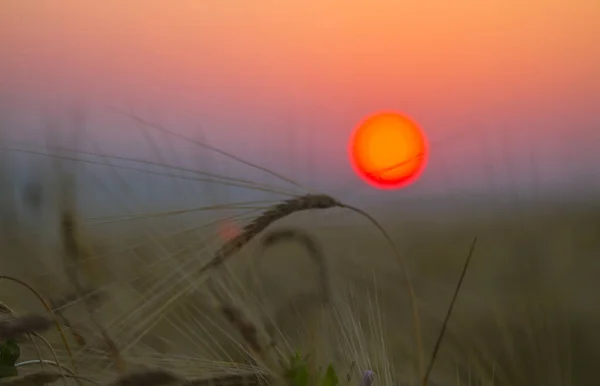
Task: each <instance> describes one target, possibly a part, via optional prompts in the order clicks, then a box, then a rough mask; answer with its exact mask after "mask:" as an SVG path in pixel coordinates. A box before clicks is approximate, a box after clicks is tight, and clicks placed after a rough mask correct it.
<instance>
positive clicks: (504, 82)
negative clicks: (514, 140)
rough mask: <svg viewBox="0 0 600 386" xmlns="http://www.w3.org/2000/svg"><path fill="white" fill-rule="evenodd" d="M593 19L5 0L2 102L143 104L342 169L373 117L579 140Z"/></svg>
mask: <svg viewBox="0 0 600 386" xmlns="http://www.w3.org/2000/svg"><path fill="white" fill-rule="evenodd" d="M598 20H600V2H599V1H597V0H570V1H567V0H529V1H522V0H521V1H517V0H503V1H486V0H453V1H449V0H422V1H399V0H369V1H366V0H279V1H274V0H169V1H167V0H163V1H155V0H104V1H99V0H94V1H92V0H70V1H68V0H5V1H3V2H2V3H1V4H0V48H1V50H2V60H1V61H0V84H1V85H2V88H3V89H4V92H3V93H2V94H0V97H2V98H3V100H4V101H5V102H7V101H8V102H7V103H9V104H10V103H12V104H24V103H27V102H26V101H28V100H33V99H36V98H38V99H39V98H42V99H43V98H52V96H53V95H62V96H76V95H86V97H87V98H88V99H94V100H97V101H99V102H100V103H106V104H109V103H112V104H118V103H122V104H126V103H130V104H142V105H143V104H149V105H152V106H155V107H156V106H158V107H159V108H160V109H162V110H164V111H163V112H165V113H166V114H177V112H185V114H187V115H188V116H191V115H194V116H197V117H198V119H199V122H203V124H205V126H208V127H209V128H208V129H207V130H210V127H213V128H215V129H214V130H217V129H216V127H218V128H219V129H218V130H219V133H220V135H221V137H219V134H215V135H216V136H217V137H218V138H217V139H216V142H217V144H219V145H221V144H226V145H227V144H228V142H227V141H226V137H227V136H229V137H231V136H233V135H235V136H236V138H238V139H239V140H243V141H250V142H252V141H254V142H255V145H256V146H260V143H259V142H260V141H259V140H255V139H254V138H256V135H257V134H259V135H263V136H264V135H273V136H276V138H277V139H278V140H281V141H283V140H286V138H288V139H289V136H291V135H294V136H296V137H294V138H298V137H302V138H304V139H305V140H306V141H308V140H309V139H307V138H308V137H311V138H312V139H311V140H312V141H313V144H314V142H315V141H316V142H318V144H316V145H314V146H315V149H316V148H317V147H319V146H321V148H320V149H321V150H315V152H321V153H322V152H323V147H325V148H327V147H330V148H335V150H333V151H332V153H331V154H333V155H335V157H337V158H336V160H341V161H339V162H337V161H336V162H337V163H338V164H339V165H338V166H339V167H346V165H345V164H344V162H345V159H343V160H342V158H344V155H343V152H344V151H345V148H346V147H345V143H341V141H342V140H344V138H346V137H347V135H348V134H349V132H348V131H349V130H351V126H352V125H353V124H354V123H356V122H357V121H358V120H359V119H361V118H362V117H363V116H364V115H365V114H367V113H369V112H371V111H373V110H378V109H390V108H391V109H398V110H402V111H405V112H407V113H408V114H410V115H411V116H413V117H414V118H415V119H416V120H417V121H419V122H420V123H421V124H422V125H423V126H424V127H425V128H426V130H427V131H428V135H429V136H430V137H431V138H432V140H436V139H443V138H445V137H447V136H449V135H452V134H453V133H456V132H460V131H461V130H464V129H472V128H473V126H478V125H479V126H481V127H482V128H483V127H486V128H488V129H490V128H491V127H493V128H494V130H497V128H498V127H502V129H501V130H507V131H509V132H510V133H512V134H514V135H516V136H517V137H519V136H520V135H521V134H520V133H521V132H526V133H527V135H528V138H529V139H531V138H532V136H533V138H534V139H535V138H537V137H536V136H538V135H539V136H543V137H544V138H548V137H552V136H556V135H558V133H559V132H560V133H564V132H566V131H569V130H570V131H577V132H578V134H577V135H575V134H573V135H571V137H573V138H579V137H581V138H584V137H585V136H587V135H590V134H592V133H593V132H598V127H599V126H598V124H600V120H599V119H598V118H596V114H595V113H594V110H595V109H597V108H598V107H597V106H599V105H600V103H599V102H600V44H599V43H598V42H600V23H599V22H598ZM291 120H293V121H294V125H295V126H302V127H303V129H302V130H303V131H302V132H300V133H291V131H290V130H291V129H290V122H291ZM569 122H571V123H572V126H571V127H569ZM241 124H243V125H244V127H243V128H241ZM186 130H190V129H189V128H188V129H186ZM295 130H301V129H298V128H296V129H295ZM482 130H483V129H482ZM277 133H279V134H277ZM277 135H279V136H278V137H277ZM578 136H579V137H578ZM219 138H221V139H219ZM315 138H317V139H315ZM581 140H582V141H583V139H581ZM219 141H220V142H219ZM541 141H542V144H541V145H539V146H541V147H542V148H543V149H544V148H545V149H546V150H547V153H548V154H550V153H551V152H552V149H554V147H555V146H558V145H557V144H551V143H550V142H548V145H547V146H546V145H544V143H543V141H544V139H542V140H541ZM588 144H589V141H588ZM240 146H241V145H240V144H239V143H238V144H237V146H236V144H233V145H231V147H232V148H234V149H235V148H236V147H240ZM302 146H304V148H306V147H307V146H309V145H308V144H304V145H302ZM448 146H450V145H448ZM452 146H454V148H453V149H450V152H453V151H454V152H456V153H463V150H465V149H466V150H469V149H470V150H473V149H472V148H476V147H477V146H476V145H472V146H471V147H469V145H464V146H463V145H459V144H456V145H452ZM553 146H554V147H553ZM517 147H518V146H517ZM522 147H524V148H526V147H527V145H523V146H522ZM470 150H469V151H470ZM295 151H297V152H299V153H301V152H302V150H295ZM432 151H433V150H432ZM473 151H474V150H473ZM433 155H434V154H433ZM433 155H432V156H433ZM298 157H300V155H298ZM320 157H321V158H323V157H328V155H322V154H321V156H320ZM440 162H441V161H440ZM334 163H335V162H334ZM342 165H343V166H342ZM432 165H433V166H435V157H433V158H432ZM338 166H335V167H338ZM433 166H432V167H433ZM300 167H302V166H300ZM432 173H433V172H432Z"/></svg>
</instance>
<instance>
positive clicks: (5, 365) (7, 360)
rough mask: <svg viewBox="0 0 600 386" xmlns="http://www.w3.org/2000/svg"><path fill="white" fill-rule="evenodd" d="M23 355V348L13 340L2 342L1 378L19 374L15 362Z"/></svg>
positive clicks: (0, 351)
mask: <svg viewBox="0 0 600 386" xmlns="http://www.w3.org/2000/svg"><path fill="white" fill-rule="evenodd" d="M20 356H21V348H20V347H19V345H18V344H17V343H16V342H15V341H12V340H7V341H4V342H2V343H1V344H0V378H6V377H14V376H17V375H19V374H18V371H17V368H16V367H15V363H17V360H19V357H20Z"/></svg>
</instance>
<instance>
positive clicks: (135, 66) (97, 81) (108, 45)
mask: <svg viewBox="0 0 600 386" xmlns="http://www.w3.org/2000/svg"><path fill="white" fill-rule="evenodd" d="M598 20H600V2H598V1H593V0H572V1H569V2H567V1H563V0H546V1H541V0H531V1H528V2H519V1H516V0H509V1H477V0H456V1H443V0H431V1H420V2H400V1H392V0H371V1H359V0H344V1H341V0H321V1H315V0H304V1H299V0H285V1H283V0H282V1H278V2H275V1H268V0H253V1H249V0H248V1H247V0H232V1H223V0H220V1H217V0H202V1H194V0H180V1H176V2H175V1H157V0H119V1H117V0H114V1H112V0H111V1H102V2H99V1H92V0H79V1H75V0H71V1H67V0H53V1H34V0H18V1H17V0H14V1H11V0H5V1H2V2H1V3H0V134H1V138H0V158H1V163H0V183H1V184H2V189H1V190H0V209H1V210H2V217H1V219H2V223H1V225H2V253H3V255H2V257H1V258H0V268H1V270H2V272H3V274H10V275H13V276H15V277H19V278H22V279H24V280H27V281H29V282H31V283H32V284H34V285H35V287H36V288H38V289H39V290H40V291H43V293H44V295H45V296H47V297H48V298H51V299H59V298H60V297H62V296H66V295H69V294H70V295H72V285H71V284H70V283H69V281H68V280H67V278H66V276H65V272H64V271H65V261H64V256H65V248H64V245H63V244H64V240H63V239H62V238H61V237H62V234H61V232H62V229H61V227H60V218H61V216H62V215H63V214H64V213H63V212H65V211H73V212H74V213H75V215H76V217H77V219H78V226H79V229H78V230H79V231H80V233H81V239H80V241H81V243H82V245H85V247H86V251H87V252H86V253H87V254H86V255H85V256H83V257H82V258H81V260H80V262H79V263H78V264H76V266H77V268H78V270H79V273H80V275H81V278H82V280H83V281H84V282H85V283H86V284H87V285H88V286H89V287H90V288H92V289H96V290H99V291H100V292H101V293H102V294H103V296H105V298H104V301H103V302H100V304H95V306H94V307H96V308H95V309H96V312H97V314H98V315H100V316H99V318H100V319H101V320H102V324H103V325H104V326H106V328H107V330H108V332H109V333H110V334H111V335H112V336H113V337H114V338H115V340H116V341H117V342H119V345H120V346H121V349H122V350H123V355H124V356H125V358H126V360H127V363H128V364H129V365H130V366H134V367H135V366H141V365H144V366H164V367H167V368H169V369H173V370H174V371H177V372H178V373H180V374H184V375H186V376H188V377H190V378H191V377H206V376H208V375H210V374H214V373H218V372H219V371H224V368H225V367H227V363H225V364H224V361H225V362H227V361H228V360H230V361H231V362H241V361H243V360H244V356H243V355H242V354H241V353H240V350H239V337H237V335H236V333H235V331H230V330H228V331H226V332H223V331H221V330H220V329H219V328H217V327H221V326H222V325H225V324H226V323H225V321H224V320H223V318H222V315H220V314H219V313H218V312H216V311H215V310H214V309H213V308H211V306H210V304H209V303H208V302H207V301H206V299H205V297H206V291H205V288H204V287H203V282H202V280H204V279H202V277H200V275H199V274H198V271H199V269H200V268H201V267H202V266H203V264H205V262H206V261H207V260H208V259H209V258H210V257H212V256H213V253H214V252H215V251H216V249H217V248H218V247H219V246H220V245H222V243H223V242H224V239H223V238H222V236H223V234H222V232H221V233H220V231H219V229H223V228H220V226H222V225H223V223H220V221H221V220H224V219H226V218H228V217H230V216H234V217H235V218H234V221H233V225H232V226H233V227H235V226H237V225H239V226H241V225H243V224H245V223H247V221H249V220H250V219H252V218H253V217H254V216H256V213H257V212H258V211H259V210H260V209H264V208H266V207H268V206H269V205H272V204H274V203H275V202H277V201H279V200H281V199H283V198H287V197H289V196H290V194H302V193H306V192H307V191H308V189H304V188H299V187H297V186H293V185H291V184H289V183H286V182H284V181H282V180H281V179H278V178H276V177H275V176H273V175H272V174H268V173H265V172H263V171H259V170H257V169H255V168H254V169H253V168H251V167H249V166H248V165H244V164H243V163H241V162H240V161H239V160H234V159H232V158H231V157H226V156H224V155H223V154H219V153H218V152H215V151H211V150H209V149H207V148H206V146H205V145H210V146H213V147H215V148H218V149H221V150H224V151H226V152H228V153H231V154H234V155H235V156H237V157H240V158H243V159H245V160H247V161H250V162H252V163H256V164H259V165H261V166H264V167H266V168H268V169H270V170H273V171H276V172H277V173H280V174H281V175H284V176H285V177H286V178H289V179H292V180H294V181H297V182H298V183H299V184H300V185H302V186H303V187H306V188H310V189H311V190H312V191H317V192H326V193H330V194H332V195H334V196H335V197H336V198H339V199H340V200H342V201H343V202H347V203H350V204H353V205H356V206H358V207H360V208H363V209H365V210H367V211H368V212H369V213H371V214H373V216H374V217H375V218H377V219H378V220H379V221H380V222H381V223H382V224H383V225H384V227H385V228H386V229H388V231H389V234H390V237H391V238H392V240H393V241H394V243H395V244H396V245H398V247H399V248H400V251H401V253H402V255H404V256H407V258H408V260H409V266H410V268H411V270H412V273H413V276H414V278H415V287H416V291H417V294H418V298H419V304H420V310H421V313H422V323H423V332H424V340H425V346H426V352H427V353H430V352H431V347H433V344H434V342H435V338H436V337H437V334H438V333H439V329H440V325H441V322H442V320H443V317H444V315H445V312H446V309H447V306H448V303H449V301H450V294H451V293H452V290H453V289H454V286H455V285H456V280H457V277H458V275H459V272H460V270H461V268H462V264H463V262H464V259H465V256H466V253H467V251H468V248H469V245H470V243H471V241H472V239H473V237H474V236H475V235H477V236H478V237H479V242H478V243H479V244H478V246H477V250H476V256H475V258H474V262H473V265H472V266H471V268H470V271H469V272H468V276H467V279H466V281H465V284H464V288H463V292H462V293H461V296H460V297H459V302H458V303H457V308H456V312H455V314H454V315H453V318H452V319H451V323H450V325H449V327H448V335H447V337H446V340H445V343H444V345H443V347H442V352H441V353H440V358H439V360H438V365H437V367H436V373H435V375H436V380H441V382H440V383H441V384H449V385H450V384H452V385H456V384H486V383H482V382H484V381H486V382H488V383H487V384H495V385H498V384H507V385H517V386H521V385H525V384H530V385H542V384H543V385H557V386H558V385H595V384H597V382H596V378H597V369H596V367H597V366H596V363H595V358H597V357H598V355H600V335H599V334H598V331H597V326H598V323H600V313H599V312H598V311H597V304H598V300H599V299H598V291H597V284H596V283H597V275H596V272H598V269H600V267H599V266H598V262H597V256H598V253H599V252H600V239H598V237H597V230H598V229H600V228H599V227H600V217H599V215H598V213H600V212H599V211H598V203H599V201H598V200H597V195H598V194H599V193H600V184H599V179H598V173H597V170H598V168H599V167H600V158H599V157H600V156H599V152H598V151H597V149H599V148H600V147H599V145H600V118H599V114H598V106H600V45H599V44H598V41H600V24H599V23H598ZM382 109H393V110H398V111H401V112H404V113H406V114H408V115H409V116H411V117H412V118H413V119H415V120H416V121H417V122H419V123H420V124H421V126H422V127H423V129H424V131H425V133H426V134H427V136H428V138H429V141H430V145H431V149H430V150H431V156H430V159H429V164H428V166H427V169H426V170H425V172H424V174H423V175H422V177H421V179H420V180H419V181H417V182H416V183H414V184H413V185H411V186H409V187H407V188H406V189H402V190H397V191H378V190H375V189H373V188H371V187H370V186H368V185H366V184H365V183H364V182H362V181H361V180H360V179H359V178H358V177H356V176H354V175H353V174H352V170H351V168H350V165H349V163H348V159H347V154H346V151H347V143H348V139H349V136H350V133H351V131H352V130H353V128H354V126H355V125H356V124H357V123H358V122H359V121H360V120H361V119H363V118H364V117H365V116H366V115H368V114H370V113H372V112H375V111H378V110H382ZM128 114H131V115H133V116H134V117H131V116H128ZM136 117H137V118H136ZM138 118H141V119H143V120H144V121H145V122H146V123H149V124H146V123H143V122H140V121H139V119H138ZM153 125H154V127H153ZM156 125H160V126H161V127H164V128H167V129H168V130H171V132H167V131H165V130H163V129H157V127H156ZM194 142H195V143H194ZM61 157H62V158H61ZM124 158H129V160H126V159H124ZM131 159H138V160H139V159H143V160H146V161H147V162H146V163H142V164H140V163H139V162H138V163H136V162H132V160H131ZM73 161H76V162H73ZM157 164H169V165H172V166H173V165H174V166H177V167H179V169H175V168H173V167H165V166H160V165H157ZM131 168H134V169H136V170H132V169H131ZM140 169H141V170H140ZM182 169H187V170H182ZM191 169H193V170H194V171H196V172H193V171H190V170H191ZM197 171H201V172H207V173H213V174H215V175H219V176H221V177H223V176H225V177H234V178H243V179H246V180H249V181H250V182H252V183H254V184H255V185H254V186H253V187H251V188H248V183H246V184H245V185H246V187H244V188H242V187H239V181H238V182H236V181H232V180H228V181H225V182H226V183H225V182H224V180H223V179H222V178H221V180H220V181H221V182H219V183H210V182H206V181H204V182H202V181H199V180H198V178H206V175H202V174H199V173H197ZM165 174H166V175H165ZM73 177H75V178H73ZM211 178H213V177H211ZM232 185H238V186H232ZM258 185H260V186H258ZM257 188H260V189H257ZM70 195H72V196H75V197H76V199H73V197H72V196H70ZM65 197H66V198H65ZM72 201H75V202H72ZM233 203H240V206H239V207H237V208H234V207H233V205H232V204H233ZM70 205H72V206H70ZM218 205H228V208H226V209H224V208H220V209H219V208H217V209H218V210H217V209H215V208H213V209H211V210H207V207H208V206H218ZM194 208H196V209H194ZM200 209H203V210H200ZM251 209H254V212H250V210H251ZM179 211H183V212H179ZM184 212H185V213H184ZM285 223H286V224H287V225H289V226H294V227H296V228H298V229H303V230H305V231H308V232H310V233H311V235H312V236H313V237H314V238H315V240H317V242H318V243H319V245H321V247H322V250H323V253H324V255H325V256H326V257H327V259H328V261H329V262H330V264H331V268H332V269H331V271H332V272H331V281H332V286H333V288H334V290H335V294H336V296H337V299H338V303H336V304H337V307H339V312H340V315H341V316H340V315H337V316H338V319H336V318H332V319H331V320H329V322H330V323H331V324H332V325H333V327H331V325H329V327H331V329H330V330H326V329H324V330H323V331H324V332H323V335H322V336H320V339H321V340H319V339H317V343H318V344H317V346H316V347H317V353H318V354H319V355H320V356H321V357H322V358H323V360H324V361H325V362H324V363H326V362H327V361H334V362H335V363H336V365H337V366H339V369H341V370H340V371H341V372H342V373H344V372H345V371H346V370H347V367H348V366H350V363H352V362H353V361H354V362H356V363H357V366H356V367H355V368H354V371H355V372H357V373H358V372H359V371H362V370H364V369H367V368H372V369H374V370H376V372H377V373H378V374H380V376H381V378H380V379H381V383H380V384H393V383H392V381H391V379H394V380H395V381H398V380H405V379H407V380H411V379H412V380H414V379H415V374H414V366H413V364H414V356H415V355H414V354H415V353H414V350H413V347H414V345H413V339H412V338H414V337H412V336H411V328H410V314H409V312H408V299H407V296H406V293H405V292H404V287H403V286H401V285H402V283H401V280H400V278H401V277H402V276H401V273H400V271H399V268H398V266H397V264H396V263H395V262H394V259H393V254H392V253H391V249H390V246H389V245H388V244H386V241H385V239H384V238H383V237H382V235H381V234H380V233H378V232H376V230H375V229H374V228H373V227H372V226H371V225H370V224H369V223H368V222H367V221H366V220H365V219H364V218H361V217H360V216H358V215H356V214H354V213H349V212H347V211H342V210H332V211H328V212H326V213H322V212H318V213H315V212H309V213H305V214H303V215H298V216H292V218H289V219H287V220H286V221H285ZM219 224H220V225H219ZM236 224H237V225H236ZM225 226H226V224H225ZM256 251H257V246H256V245H250V246H248V248H247V249H246V250H245V251H244V252H243V253H240V255H239V256H236V258H235V259H232V260H234V261H233V262H232V263H231V266H229V267H228V269H230V271H226V272H225V273H223V272H220V273H219V275H220V276H219V275H216V276H217V277H218V278H220V279H223V280H222V283H226V284H224V285H225V286H229V291H230V292H231V293H232V294H233V293H235V296H233V295H232V296H233V297H235V298H236V300H238V301H240V302H241V303H242V304H245V306H246V307H247V308H248V309H249V310H250V309H254V311H256V310H257V309H259V310H262V308H261V307H264V308H266V309H267V310H268V312H267V313H268V314H269V315H271V316H272V317H273V320H274V321H275V322H277V325H278V327H279V328H280V329H281V331H282V333H283V336H285V338H286V339H288V340H289V347H291V348H292V349H294V348H296V347H301V348H302V349H306V350H310V349H315V346H314V345H312V346H311V344H313V343H314V340H311V339H308V338H307V336H308V332H310V331H308V332H307V329H309V328H307V327H306V326H307V325H310V323H314V321H315V318H316V317H315V314H318V313H319V309H318V307H315V302H314V298H315V296H318V290H317V289H318V288H319V283H317V282H316V279H315V278H316V275H315V272H314V266H313V265H312V263H310V261H308V259H306V252H305V251H304V250H303V249H302V248H300V247H299V246H297V245H294V244H293V243H291V244H284V245H280V246H278V247H277V249H275V250H270V251H267V252H268V253H267V252H265V253H264V256H263V258H264V259H265V262H264V263H263V268H262V269H261V272H260V274H261V280H260V281H261V285H262V286H263V287H264V288H263V290H264V291H263V297H262V298H260V299H259V300H260V301H258V300H257V299H255V298H254V297H253V296H254V295H253V292H252V291H250V290H248V288H246V284H248V283H246V282H245V280H246V279H247V276H248V275H247V273H248V264H249V263H250V262H251V261H252V259H253V257H256V256H255V255H254V254H256V253H257V252H256ZM234 273H235V275H234ZM236 275H237V276H236ZM221 276H224V277H221ZM232 277H235V280H232ZM201 279H202V280H201ZM225 279H227V280H225ZM228 280H229V281H228ZM5 285H6V286H7V285H9V284H5V283H2V286H5ZM250 287H251V286H250ZM3 288H4V287H3ZM6 288H8V287H6ZM10 288H11V289H10V291H9V290H8V289H7V290H6V291H4V290H3V292H2V299H0V300H2V301H3V302H4V303H6V304H10V305H12V306H13V308H15V309H16V310H17V311H18V312H28V311H32V310H38V311H39V304H38V303H36V301H35V300H34V299H33V298H32V297H31V296H30V295H29V294H26V293H25V292H23V291H17V290H15V288H14V287H10ZM315 293H316V295H315ZM240 299H241V300H240ZM307 299H308V300H307ZM344 299H345V300H344ZM259 306H260V307H259ZM263 311H264V310H263ZM65 313H66V314H67V316H68V317H69V318H70V320H71V321H72V322H73V323H74V325H76V326H78V327H80V328H81V329H82V331H83V332H84V333H85V334H86V337H87V336H88V335H89V336H90V337H91V338H93V339H91V340H90V343H89V344H88V346H86V347H83V348H81V347H80V348H78V351H77V354H76V359H77V362H78V363H79V365H80V367H81V368H82V369H83V371H86V373H85V374H89V375H90V376H93V377H99V378H97V379H99V380H101V381H103V382H104V381H105V382H108V381H109V380H111V379H113V378H114V376H115V369H114V366H112V364H111V361H110V360H109V357H108V356H107V355H106V352H105V351H103V350H104V348H103V344H102V339H101V338H99V336H98V331H97V329H96V328H95V327H94V324H93V323H92V322H90V320H89V315H88V313H87V311H86V309H85V308H83V306H82V304H81V302H80V301H79V302H75V304H70V305H69V306H68V307H67V308H66V309H65ZM258 314H260V312H258ZM340 319H341V320H340ZM311 321H312V322H311ZM215 326H216V327H215ZM317 330H318V329H317ZM313 332H314V331H313ZM232 336H233V337H234V338H235V337H237V341H235V340H236V339H233V340H234V342H233V343H232V339H231V338H232ZM51 341H52V342H53V343H54V344H55V346H56V347H57V350H58V354H59V356H60V358H61V359H62V360H63V361H64V362H65V363H66V362H67V361H68V355H67V354H66V352H65V350H64V349H63V348H62V346H61V343H60V341H59V340H58V338H57V336H52V337H51ZM72 343H73V345H74V346H75V345H76V342H72ZM319 343H320V344H319ZM33 352H34V351H33V348H31V347H24V353H25V354H24V357H28V356H30V357H33V355H34V354H33ZM48 355H49V354H48ZM229 365H231V364H229ZM229 370H231V368H229ZM95 379H96V378H95ZM457 379H459V380H460V382H459V381H457ZM444 382H445V383H444Z"/></svg>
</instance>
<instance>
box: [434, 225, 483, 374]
mask: <svg viewBox="0 0 600 386" xmlns="http://www.w3.org/2000/svg"><path fill="white" fill-rule="evenodd" d="M476 245H477V237H475V238H474V239H473V242H472V243H471V248H470V249H469V254H468V256H467V260H466V261H465V265H464V266H463V270H462V272H461V274H460V278H459V279H458V283H457V284H456V289H455V290H454V295H452V300H451V301H450V306H449V307H448V312H447V313H446V317H445V318H444V323H443V324H442V329H441V331H440V334H439V336H438V338H437V341H436V342H435V346H434V348H433V353H432V354H431V360H430V361H429V366H428V367H427V372H426V373H425V376H424V377H423V386H427V385H428V384H429V375H430V373H431V370H432V369H433V365H434V364H435V359H436V357H437V353H438V351H439V349H440V346H441V344H442V339H443V338H444V334H445V333H446V327H447V326H448V321H449V320H450V315H452V310H453V309H454V303H455V302H456V299H457V298H458V293H459V292H460V288H461V287H462V283H463V281H464V279H465V275H466V274H467V270H468V269H469V264H470V263H471V258H472V257H473V252H474V251H475V246H476Z"/></svg>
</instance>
